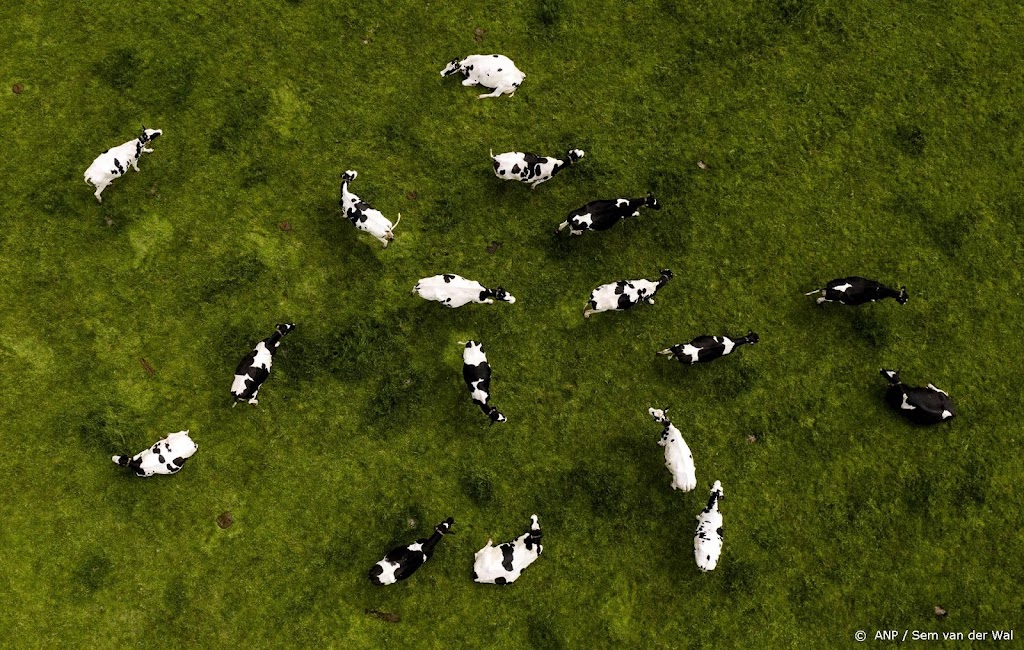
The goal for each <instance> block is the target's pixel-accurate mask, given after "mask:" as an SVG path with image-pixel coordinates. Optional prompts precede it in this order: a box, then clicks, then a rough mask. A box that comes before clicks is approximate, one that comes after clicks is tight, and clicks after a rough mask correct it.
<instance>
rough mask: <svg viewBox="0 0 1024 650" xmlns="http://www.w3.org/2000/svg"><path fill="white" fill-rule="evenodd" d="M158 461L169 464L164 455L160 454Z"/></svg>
mask: <svg viewBox="0 0 1024 650" xmlns="http://www.w3.org/2000/svg"><path fill="white" fill-rule="evenodd" d="M157 460H159V461H160V462H161V463H166V462H167V461H166V460H164V455H163V454H160V455H159V456H157Z"/></svg>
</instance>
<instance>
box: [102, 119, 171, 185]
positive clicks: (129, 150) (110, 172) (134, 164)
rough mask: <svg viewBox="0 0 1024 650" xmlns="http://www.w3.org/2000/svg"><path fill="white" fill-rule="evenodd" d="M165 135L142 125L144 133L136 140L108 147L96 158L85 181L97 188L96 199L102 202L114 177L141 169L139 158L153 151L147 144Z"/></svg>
mask: <svg viewBox="0 0 1024 650" xmlns="http://www.w3.org/2000/svg"><path fill="white" fill-rule="evenodd" d="M161 135H163V131H161V130H160V129H147V128H146V127H145V126H143V127H142V133H141V134H140V135H139V137H137V138H135V139H134V140H129V141H128V142H125V143H124V144H122V145H119V146H117V147H114V148H112V149H107V150H106V151H104V152H103V153H101V154H100V155H99V156H98V157H97V158H96V160H94V161H92V164H91V165H89V169H86V170H85V182H86V183H87V184H89V185H92V186H94V187H95V188H96V193H95V196H96V200H97V201H99V202H100V203H102V202H103V198H102V197H101V196H100V195H101V194H103V190H105V189H107V186H108V185H110V184H111V183H113V182H114V179H117V178H120V177H122V176H124V174H125V172H127V171H128V168H129V167H131V168H132V169H134V170H135V171H139V158H140V157H141V156H142V154H144V153H153V150H152V149H147V148H146V145H147V144H149V143H150V142H152V141H153V140H155V139H157V138H158V137H160V136H161Z"/></svg>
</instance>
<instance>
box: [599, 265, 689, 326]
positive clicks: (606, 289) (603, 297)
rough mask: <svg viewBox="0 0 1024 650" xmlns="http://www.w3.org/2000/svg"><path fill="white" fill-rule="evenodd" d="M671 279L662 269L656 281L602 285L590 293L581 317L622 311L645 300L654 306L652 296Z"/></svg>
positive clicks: (666, 270) (669, 274)
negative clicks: (603, 312)
mask: <svg viewBox="0 0 1024 650" xmlns="http://www.w3.org/2000/svg"><path fill="white" fill-rule="evenodd" d="M671 279H672V271H670V270H669V269H662V271H661V277H659V278H658V279H657V280H645V279H642V278H641V279H640V280H619V281H618V282H612V283H609V284H602V285H601V286H599V287H598V288H596V289H594V290H593V291H592V292H591V293H590V301H589V302H588V303H587V308H586V309H585V310H583V317H584V318H590V315H591V314H597V313H600V312H602V311H623V310H625V309H629V308H631V307H634V306H636V305H638V304H640V302H641V301H644V300H646V301H647V303H648V304H651V305H653V304H654V294H656V293H658V291H660V290H661V288H662V287H663V286H665V283H666V282H668V281H669V280H671Z"/></svg>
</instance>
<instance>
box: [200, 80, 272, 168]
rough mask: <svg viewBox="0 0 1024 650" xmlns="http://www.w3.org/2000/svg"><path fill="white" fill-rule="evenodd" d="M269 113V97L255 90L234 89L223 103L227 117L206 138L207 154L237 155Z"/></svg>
mask: <svg viewBox="0 0 1024 650" xmlns="http://www.w3.org/2000/svg"><path fill="white" fill-rule="evenodd" d="M269 110H270V93H269V92H268V91H267V90H266V89H265V88H261V87H259V86H254V85H253V86H247V87H245V88H236V89H235V90H234V92H233V93H232V94H231V96H230V97H229V98H228V101H227V115H226V116H225V117H224V121H223V122H221V125H220V127H218V128H217V130H216V131H214V133H213V135H212V137H211V138H210V153H215V154H218V153H225V152H228V151H237V150H238V149H239V148H240V147H241V146H242V145H243V144H244V143H246V142H247V141H249V140H250V139H252V138H253V137H254V135H255V134H256V132H257V130H258V129H259V127H260V124H261V122H262V121H263V118H264V117H265V116H266V114H267V112H268V111H269Z"/></svg>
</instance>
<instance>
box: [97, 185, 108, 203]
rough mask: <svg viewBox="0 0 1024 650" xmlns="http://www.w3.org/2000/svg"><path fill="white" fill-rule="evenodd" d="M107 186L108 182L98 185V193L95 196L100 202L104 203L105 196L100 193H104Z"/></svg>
mask: <svg viewBox="0 0 1024 650" xmlns="http://www.w3.org/2000/svg"><path fill="white" fill-rule="evenodd" d="M106 188H107V184H106V183H103V184H102V185H97V186H96V193H95V194H94V196H95V197H96V200H97V201H99V202H100V203H103V197H101V196H100V194H103V190H105V189H106Z"/></svg>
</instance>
